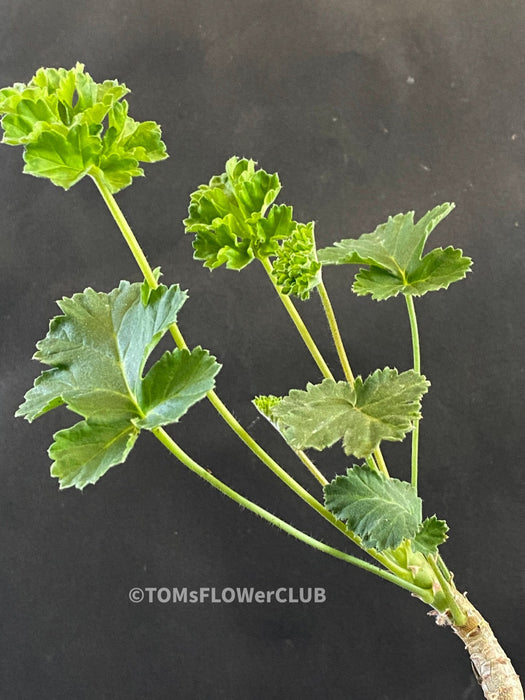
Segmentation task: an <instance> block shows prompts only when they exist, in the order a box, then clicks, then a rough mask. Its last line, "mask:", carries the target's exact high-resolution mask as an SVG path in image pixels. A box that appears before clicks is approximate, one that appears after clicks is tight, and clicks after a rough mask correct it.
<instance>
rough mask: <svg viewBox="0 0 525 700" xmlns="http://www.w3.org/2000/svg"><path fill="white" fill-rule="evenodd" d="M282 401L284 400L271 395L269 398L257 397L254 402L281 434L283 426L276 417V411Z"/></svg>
mask: <svg viewBox="0 0 525 700" xmlns="http://www.w3.org/2000/svg"><path fill="white" fill-rule="evenodd" d="M281 401H282V398H281V397H280V396H273V394H269V395H268V396H256V397H255V398H254V399H253V401H252V403H253V405H254V406H255V408H256V409H257V410H258V411H259V413H260V414H261V415H262V416H264V417H265V418H266V420H267V421H269V422H270V423H271V424H272V425H273V427H274V428H276V429H277V430H279V432H280V431H281V424H280V421H279V419H278V418H277V416H276V415H275V409H276V407H277V406H278V405H279V404H280V403H281Z"/></svg>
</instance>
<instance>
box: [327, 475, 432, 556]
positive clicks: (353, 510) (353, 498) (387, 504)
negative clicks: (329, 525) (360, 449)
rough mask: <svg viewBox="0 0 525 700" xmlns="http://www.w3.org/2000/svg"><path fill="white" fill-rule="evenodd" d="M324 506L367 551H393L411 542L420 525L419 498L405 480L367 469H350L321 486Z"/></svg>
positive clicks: (420, 504) (420, 507) (420, 506)
mask: <svg viewBox="0 0 525 700" xmlns="http://www.w3.org/2000/svg"><path fill="white" fill-rule="evenodd" d="M324 492H325V505H326V507H327V509H328V510H329V511H330V512H331V513H333V514H334V515H335V516H336V517H337V518H339V519H340V520H343V521H344V522H346V523H347V525H348V528H349V529H350V530H352V532H354V533H355V534H356V535H358V536H359V537H361V539H362V540H363V544H364V546H365V547H367V548H373V549H376V550H378V551H383V550H385V549H395V548H396V547H398V546H399V545H400V544H401V542H402V541H403V540H404V539H412V538H413V537H414V536H415V534H416V532H417V531H418V528H419V526H420V523H421V518H422V515H421V509H422V503H421V499H420V498H419V497H418V495H417V493H416V490H415V489H414V487H413V486H412V485H411V484H409V483H408V482H405V481H399V480H398V479H389V478H387V477H386V476H384V475H383V474H381V473H379V472H376V471H373V470H371V469H369V467H367V466H354V467H353V468H352V469H348V471H347V473H346V475H345V476H337V477H336V478H335V479H334V480H333V481H332V482H331V483H330V484H328V485H327V486H325V487H324Z"/></svg>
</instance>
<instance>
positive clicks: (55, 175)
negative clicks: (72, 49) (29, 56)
mask: <svg viewBox="0 0 525 700" xmlns="http://www.w3.org/2000/svg"><path fill="white" fill-rule="evenodd" d="M128 92H129V90H128V88H127V87H126V86H125V85H123V84H120V83H118V81H116V80H106V81H104V82H103V83H96V82H95V81H94V80H93V78H92V77H91V76H90V75H89V73H85V72H84V65H83V64H81V63H77V65H76V66H75V67H74V68H71V70H65V69H64V68H59V69H56V68H41V69H39V70H38V71H37V73H36V75H35V76H34V77H33V78H32V79H31V80H30V82H29V83H28V84H27V85H25V84H23V83H15V85H13V86H12V87H10V88H4V89H3V90H1V91H0V114H2V115H4V116H3V119H2V127H3V129H4V132H5V133H4V138H3V141H4V143H7V144H9V145H13V146H14V145H22V146H24V148H25V152H24V159H25V161H26V167H25V168H24V172H25V173H28V174H30V175H35V176H36V177H46V178H48V179H50V180H51V182H53V183H54V184H55V185H59V186H60V187H64V188H65V189H68V188H69V187H71V186H72V185H74V184H75V183H76V182H78V181H79V180H80V179H81V178H83V177H84V176H85V175H88V174H89V175H95V174H96V175H98V177H100V178H102V179H103V180H104V181H105V184H106V185H107V186H108V187H109V189H110V190H111V191H112V192H118V191H119V190H121V189H123V188H124V187H127V186H128V185H129V184H130V183H131V182H132V179H133V178H134V177H138V176H141V175H143V174H144V173H143V170H142V169H141V168H140V167H139V162H148V163H151V162H154V161H157V160H162V159H164V158H166V157H167V153H166V147H165V145H164V143H163V142H162V140H161V131H160V127H159V126H158V124H156V123H155V122H151V121H147V122H136V121H135V120H133V119H131V117H128V104H127V102H126V101H125V100H123V101H122V98H123V97H124V96H125V95H126V94H127V93H128ZM106 120H107V128H106Z"/></svg>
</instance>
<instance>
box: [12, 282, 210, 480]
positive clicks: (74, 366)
mask: <svg viewBox="0 0 525 700" xmlns="http://www.w3.org/2000/svg"><path fill="white" fill-rule="evenodd" d="M185 299H186V294H185V293H184V292H182V291H181V290H180V288H179V287H178V285H174V286H172V287H169V288H168V287H165V286H163V285H160V286H158V287H157V288H156V289H154V290H151V292H150V294H149V295H148V296H147V297H146V296H145V295H144V289H143V285H141V284H140V283H135V284H130V283H129V282H121V284H120V286H119V287H118V289H114V290H113V291H112V292H110V293H109V294H105V293H101V292H95V291H93V290H92V289H86V290H85V291H84V292H83V293H81V294H75V295H74V296H73V297H71V298H64V299H62V300H61V301H60V302H59V306H60V308H61V310H62V311H63V312H64V313H63V315H62V316H57V317H56V318H54V319H53V320H52V321H51V324H50V327H49V332H48V334H47V336H46V337H45V338H44V339H43V340H41V341H40V342H39V343H38V344H37V348H38V350H37V353H36V354H35V359H37V360H40V362H43V363H44V364H47V365H49V366H50V367H51V369H48V370H45V371H44V372H42V374H41V375H40V377H38V378H37V380H36V381H35V384H34V387H33V388H32V389H30V391H28V393H27V394H26V397H25V401H24V403H23V404H22V405H21V406H20V408H19V409H18V411H17V415H18V416H24V417H25V418H26V419H27V420H28V421H30V422H31V421H33V420H34V419H35V418H38V417H39V416H41V415H42V414H44V413H46V412H47V411H50V410H51V409H53V408H55V407H56V406H59V405H61V404H65V405H66V406H67V408H69V409H70V410H71V411H73V412H74V413H77V414H79V415H81V416H82V417H83V418H84V419H85V420H83V421H81V422H80V423H77V424H76V425H75V426H73V427H72V428H68V429H66V430H63V431H60V432H58V433H57V434H56V435H55V442H54V444H53V445H52V447H51V448H50V455H51V457H52V459H53V460H54V464H53V466H52V474H53V475H54V476H58V477H59V479H60V485H61V488H66V487H67V486H77V487H78V488H80V489H82V488H83V487H84V486H85V485H86V484H89V483H94V482H95V481H96V480H97V479H98V478H100V476H101V475H102V474H104V473H105V472H106V471H107V470H108V469H109V468H110V467H111V466H113V465H115V464H120V463H121V462H123V461H124V459H125V458H126V456H127V454H128V453H129V451H130V449H131V447H132V446H133V444H134V442H135V440H136V437H137V436H138V434H139V432H140V430H141V429H143V428H145V429H149V430H154V429H155V428H157V427H159V426H162V425H166V424H168V423H173V422H176V421H178V420H179V418H181V417H182V416H183V415H184V414H185V413H186V411H188V409H189V408H190V407H191V406H193V404H195V403H196V402H197V401H200V399H202V398H203V397H204V396H205V395H206V394H207V392H208V391H210V390H211V389H212V388H213V385H214V377H215V375H216V374H217V372H218V370H219V369H220V366H219V365H218V364H217V362H216V361H215V358H214V357H212V356H211V355H210V354H209V353H208V352H207V351H206V350H203V349H202V348H200V347H197V348H195V349H194V350H192V351H191V352H190V351H189V350H179V349H176V350H174V351H173V352H166V353H165V354H164V355H163V356H162V357H161V358H160V360H158V361H157V362H156V363H155V364H153V366H152V367H151V369H150V370H149V371H148V373H147V374H146V375H145V376H144V377H143V371H144V366H145V364H146V361H147V359H148V357H149V356H150V354H151V352H152V351H153V349H154V348H155V346H156V345H157V344H158V342H159V341H160V339H161V338H162V336H163V335H164V334H165V333H166V331H167V330H168V328H169V326H170V325H171V324H172V323H174V322H175V320H176V318H177V313H178V311H179V309H180V307H181V306H182V304H183V303H184V301H185Z"/></svg>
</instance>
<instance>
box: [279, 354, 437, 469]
mask: <svg viewBox="0 0 525 700" xmlns="http://www.w3.org/2000/svg"><path fill="white" fill-rule="evenodd" d="M428 386H429V383H428V382H427V380H426V379H425V377H423V376H422V375H420V374H418V373H417V372H414V371H413V370H408V371H407V372H403V373H402V374H398V372H397V370H395V369H389V368H386V369H383V370H376V371H375V372H374V373H373V374H372V375H370V376H369V377H367V379H366V380H365V381H364V382H363V381H362V379H361V377H357V379H356V380H355V384H354V386H351V385H350V384H348V383H347V382H335V381H334V380H332V379H325V380H324V381H323V382H322V383H321V384H316V385H314V384H308V386H307V388H306V391H301V390H298V389H292V391H291V392H290V393H289V395H288V396H287V397H285V398H284V399H283V400H282V401H281V403H280V404H279V405H278V406H276V407H275V409H274V413H275V416H276V417H277V418H278V419H280V420H281V421H282V423H283V425H284V426H285V428H284V435H285V437H286V439H287V440H288V442H289V443H290V445H291V446H292V447H294V448H296V449H306V448H309V447H313V448H315V449H317V450H322V449H324V448H325V447H330V446H331V445H333V444H334V443H336V442H337V441H338V440H341V439H342V440H343V447H344V451H345V453H346V454H353V455H355V456H356V457H367V456H368V455H369V454H371V453H372V452H373V451H374V450H375V449H376V448H377V447H378V445H379V443H380V442H381V440H394V441H399V440H402V439H403V438H404V437H405V435H406V433H407V432H408V431H409V430H411V429H412V428H413V425H414V421H416V420H418V418H419V417H420V408H421V398H422V396H423V395H424V394H425V393H426V392H427V388H428Z"/></svg>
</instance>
